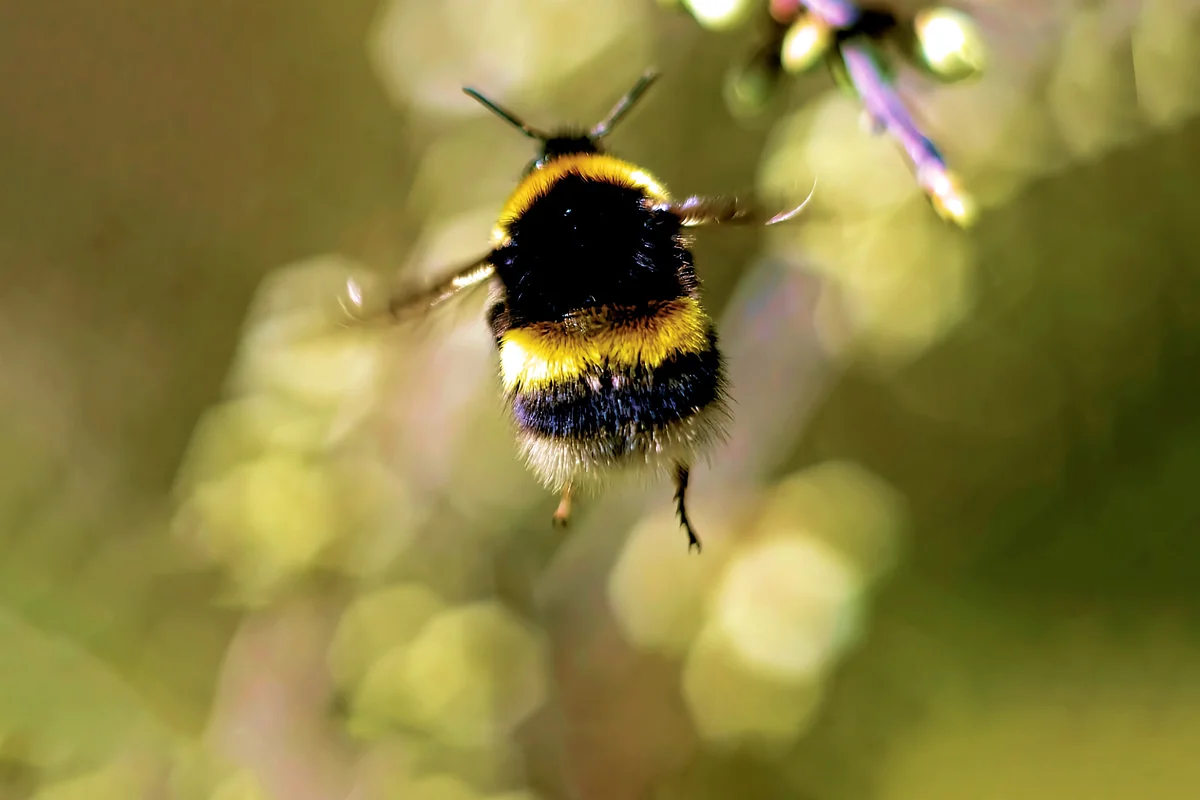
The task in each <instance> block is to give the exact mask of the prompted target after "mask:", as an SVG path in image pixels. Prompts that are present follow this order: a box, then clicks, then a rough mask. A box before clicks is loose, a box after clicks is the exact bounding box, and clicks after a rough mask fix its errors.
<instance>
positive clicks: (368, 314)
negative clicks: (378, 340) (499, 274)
mask: <svg viewBox="0 0 1200 800" xmlns="http://www.w3.org/2000/svg"><path fill="white" fill-rule="evenodd" d="M490 255H491V254H490V253H489V254H488V255H487V256H484V257H483V258H482V259H477V260H475V261H472V262H471V263H470V264H468V265H465V266H461V267H459V268H457V269H455V270H452V271H449V272H447V273H446V274H445V275H444V276H443V277H441V278H439V279H436V280H434V281H431V282H429V283H427V284H425V285H424V286H415V285H413V284H412V283H411V282H410V283H409V284H408V285H403V284H402V285H400V286H397V287H396V288H395V289H393V290H392V291H391V292H390V293H389V294H388V296H387V297H386V299H385V300H384V301H383V302H380V301H379V300H378V299H375V300H371V299H368V298H367V297H366V293H365V292H364V291H363V289H362V287H361V286H359V285H357V284H355V283H353V282H352V281H351V282H349V283H348V284H347V287H346V293H345V300H344V301H343V308H344V309H345V311H346V313H347V315H348V316H349V317H350V318H351V319H352V320H353V323H354V324H357V325H372V326H392V325H397V324H399V325H405V324H409V323H414V322H425V321H429V320H430V319H432V316H431V315H432V313H433V312H434V310H435V309H436V310H438V312H439V314H440V313H443V312H446V311H449V310H450V309H451V308H452V307H456V306H457V305H458V304H459V303H460V302H462V301H463V300H464V299H465V298H466V297H468V296H477V293H478V291H479V290H480V288H481V287H483V286H486V285H488V283H489V281H490V279H491V278H492V276H493V275H494V274H495V267H493V266H492V264H491V262H490V261H489V260H488V259H489V257H490Z"/></svg>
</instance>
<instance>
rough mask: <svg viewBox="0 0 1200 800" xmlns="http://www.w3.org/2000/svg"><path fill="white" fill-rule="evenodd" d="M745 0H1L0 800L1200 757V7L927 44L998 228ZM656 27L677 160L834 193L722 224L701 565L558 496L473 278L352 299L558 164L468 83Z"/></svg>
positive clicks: (1081, 13)
mask: <svg viewBox="0 0 1200 800" xmlns="http://www.w3.org/2000/svg"><path fill="white" fill-rule="evenodd" d="M760 5H763V4H760V3H757V2H751V1H750V0H746V2H738V0H726V1H725V2H724V3H713V2H709V3H701V2H693V3H691V11H692V12H693V13H692V14H689V13H686V11H687V9H684V8H680V7H671V4H669V3H658V2H655V0H608V2H603V3H597V2H584V1H583V0H502V1H500V2H491V3H473V2H467V1H466V0H444V1H443V2H430V1H429V0H345V1H344V2H340V3H321V2H307V1H306V0H300V2H288V3H284V2H279V1H278V0H265V2H259V3H253V4H245V3H232V2H222V1H221V0H218V2H211V3H196V2H192V1H191V0H168V1H167V2H159V3H148V2H136V1H134V2H130V0H115V2H111V3H103V4H101V3H95V2H87V1H85V0H59V2H56V3H40V4H37V3H31V2H23V3H22V2H17V1H16V0H4V1H3V2H0V175H3V187H4V188H3V190H0V366H2V370H0V386H2V388H0V453H2V457H0V470H2V471H3V480H0V798H3V800H8V798H27V797H36V798H39V799H40V800H50V798H53V799H54V800H67V799H68V798H70V799H71V800H84V799H85V798H86V799H87V800H92V799H93V798H95V799H96V800H101V799H108V798H112V799H113V800H116V799H118V798H120V799H121V800H124V799H126V798H130V799H133V798H139V799H140V798H148V799H149V798H153V799H155V800H157V799H158V798H163V799H164V800H167V799H169V800H175V798H189V799H190V798H196V799H197V800H202V799H207V798H213V799H214V800H217V799H219V800H333V799H334V798H337V799H339V800H340V799H341V798H355V800H360V799H361V800H374V799H375V798H381V799H382V798H405V800H408V798H412V799H413V800H473V799H474V798H491V799H492V800H500V798H504V800H530V799H531V798H544V799H545V800H554V799H556V798H579V799H580V800H591V798H603V799H604V800H625V799H626V798H629V799H631V800H632V799H637V800H642V799H644V800H684V799H685V798H686V799H687V800H691V799H692V798H714V800H716V799H717V798H720V799H721V800H726V799H727V798H743V797H744V798H748V799H753V800H758V799H762V800H771V799H773V798H781V799H791V798H795V799H796V800H859V799H861V800H909V799H910V798H912V799H915V798H920V799H921V800H943V799H946V800H949V799H950V798H971V800H988V799H990V798H1005V799H1006V800H1007V799H1008V798H1022V799H1023V800H1024V799H1028V800H1037V799H1038V798H1047V799H1049V798H1054V799H1055V800H1061V798H1088V800H1099V799H1100V798H1114V799H1117V798H1139V799H1140V798H1156V799H1157V798H1163V799H1164V800H1165V799H1167V798H1194V797H1196V796H1197V792H1200V789H1198V788H1197V787H1200V762H1198V761H1197V760H1196V759H1195V758H1194V756H1195V753H1197V752H1200V536H1198V534H1200V491H1198V489H1197V482H1198V481H1200V418H1197V415H1196V414H1195V413H1194V409H1195V408H1196V402H1197V401H1196V396H1197V391H1198V390H1200V224H1197V223H1198V222H1200V200H1197V194H1196V190H1195V186H1196V184H1197V181H1198V180H1200V116H1198V114H1200V4H1198V3H1196V2H1194V0H1109V1H1108V2H1104V1H1103V0H1095V1H1094V2H1086V3H1085V2H1077V3H1071V2H1066V1H1065V0H1039V1H1038V2H1022V1H1021V0H978V2H977V3H976V4H975V5H974V6H965V8H967V10H969V11H970V12H971V13H972V14H974V15H975V19H976V21H977V24H978V26H979V30H980V33H981V35H982V37H983V38H984V40H985V41H986V43H987V47H988V52H989V64H988V69H987V70H986V72H985V73H984V74H983V75H982V76H981V77H980V78H979V79H978V80H975V81H970V82H967V83H963V84H957V85H954V86H942V85H939V84H937V83H935V82H933V81H930V80H929V79H927V78H924V77H922V76H921V75H919V74H917V73H915V72H913V71H911V70H910V71H904V70H902V71H901V74H900V76H899V78H898V87H899V90H900V91H901V93H902V95H903V96H904V98H905V99H906V101H907V102H908V103H909V105H910V107H911V108H912V109H913V112H914V115H915V116H917V118H918V119H919V120H921V124H922V125H923V126H924V130H925V132H926V133H927V134H928V135H929V136H930V137H931V138H932V139H933V140H934V141H936V142H937V143H938V145H939V146H940V147H941V149H942V150H944V151H945V153H946V155H947V158H948V159H949V160H950V162H951V163H952V164H953V165H954V167H955V169H956V170H957V172H958V173H959V175H960V176H961V178H962V180H963V183H964V185H965V186H967V187H968V188H969V190H970V192H971V193H972V195H973V196H974V198H975V200H976V202H977V203H978V206H979V213H978V219H977V222H976V223H975V225H973V226H972V227H970V228H967V229H961V228H959V227H956V226H952V225H949V224H947V223H945V222H943V221H941V220H940V219H939V218H938V217H937V215H936V214H934V213H933V211H932V209H931V208H930V206H929V203H928V202H926V200H925V199H924V197H922V195H921V193H920V191H919V190H918V188H917V185H916V183H915V182H914V180H913V177H912V174H911V171H910V170H909V168H908V166H907V165H906V163H905V161H904V160H903V158H902V156H901V154H900V151H899V150H898V149H897V147H896V146H895V144H894V143H893V142H892V141H890V140H889V139H888V138H887V137H886V136H871V135H870V133H869V132H868V130H867V129H866V128H864V126H863V125H862V124H861V121H860V112H859V105H858V104H857V102H856V101H855V99H854V98H853V97H851V96H848V95H847V94H845V93H841V92H838V91H837V90H836V89H835V88H834V85H833V83H832V81H831V80H830V79H829V77H828V75H826V74H824V73H823V72H822V71H820V70H818V71H816V72H815V73H814V74H812V75H810V76H803V77H799V78H796V79H794V80H789V81H786V82H785V83H784V84H782V85H781V87H780V89H779V91H778V92H777V94H776V95H775V96H774V97H773V99H771V100H770V102H767V103H765V104H762V105H761V107H759V108H758V112H759V113H756V114H750V113H748V112H747V110H746V108H745V107H744V104H743V105H742V106H739V105H738V103H737V102H733V101H735V100H736V99H737V97H736V95H737V92H736V86H734V85H733V84H731V83H730V79H729V75H730V69H731V68H732V67H733V66H734V65H735V64H736V63H738V62H739V60H741V59H743V58H744V56H745V55H746V53H747V52H748V51H750V50H752V49H753V48H754V46H755V45H756V43H757V42H758V41H759V40H760V39H761V36H762V30H763V26H762V24H761V22H762V20H761V19H760V18H762V17H764V16H765V8H760V7H759V6H760ZM916 7H917V6H916V4H909V5H908V6H907V8H908V9H909V10H914V9H915V8H916ZM698 20H699V21H702V22H705V23H706V24H705V25H702V24H699V22H698ZM738 22H740V23H741V24H735V23H738ZM652 65H653V66H656V67H658V68H659V69H660V70H661V71H662V78H661V80H660V83H659V84H658V85H657V86H656V87H655V88H654V89H653V90H652V91H651V93H650V94H649V95H648V96H647V97H646V99H645V100H644V101H643V102H642V104H641V106H640V107H639V108H638V109H637V110H636V111H635V112H634V113H633V114H632V115H631V116H630V117H629V118H628V119H627V120H626V121H625V122H624V123H622V125H621V126H620V127H619V128H618V130H617V131H616V133H615V134H614V135H613V136H612V138H611V141H610V144H611V146H612V147H613V148H614V149H615V150H616V151H617V152H618V153H619V154H620V155H622V156H624V157H627V158H629V159H630V160H633V161H635V162H637V163H639V164H642V165H645V166H646V168H647V169H649V170H650V171H651V172H653V173H654V174H656V175H657V176H658V177H660V178H661V179H662V180H663V181H664V182H665V183H666V184H667V186H668V187H670V188H671V190H672V191H673V192H675V193H677V194H691V193H728V192H734V191H747V190H755V191H757V192H759V193H760V194H762V195H763V196H764V197H767V198H773V199H775V200H777V201H778V202H779V203H780V204H781V205H782V204H785V203H787V202H788V201H789V200H797V199H799V198H802V197H803V196H804V195H805V194H807V192H808V190H809V188H810V187H811V186H812V183H813V181H814V180H817V187H816V191H815V193H814V195H813V199H812V202H811V203H810V205H809V208H808V209H806V212H805V213H806V217H805V218H804V220H803V221H802V222H801V223H799V224H794V225H791V226H782V227H781V228H780V229H772V230H771V231H769V232H768V231H762V230H749V229H736V230H717V231H708V230H706V231H702V232H700V233H699V234H698V236H697V242H696V245H695V256H696V259H697V263H698V265H699V266H698V271H699V273H700V275H701V277H702V279H703V281H704V286H705V292H706V300H707V304H708V306H709V308H710V311H711V312H712V313H713V315H714V316H715V317H717V318H718V319H719V323H720V329H721V335H722V341H723V342H724V349H725V352H726V354H727V358H728V361H729V363H730V372H731V378H732V383H733V397H734V402H735V405H734V413H735V419H734V422H733V424H732V425H731V426H730V438H729V442H728V443H727V444H726V445H724V446H722V447H721V448H718V449H717V450H716V451H714V453H713V455H712V459H711V463H710V464H709V465H707V466H705V467H703V468H697V470H696V471H695V473H694V475H693V492H692V518H693V520H694V522H695V524H696V526H697V528H698V530H699V531H700V533H701V535H702V536H703V537H704V542H705V549H704V552H703V554H702V555H701V556H699V557H697V556H695V555H690V556H689V555H688V552H687V549H686V540H685V537H684V535H683V533H682V532H681V531H680V530H679V529H678V527H677V524H676V522H675V520H674V518H673V513H672V511H673V509H672V503H671V500H670V495H671V489H670V487H669V486H667V485H665V484H652V485H647V486H641V485H633V484H631V485H629V486H621V487H616V488H614V489H613V490H612V491H610V492H608V493H606V494H604V495H603V496H600V497H596V498H593V499H590V500H588V501H587V502H585V503H582V504H579V505H578V506H577V509H576V513H575V518H574V520H573V524H572V527H571V529H570V531H569V533H567V534H565V535H564V533H563V532H561V531H558V530H554V529H552V528H551V527H550V524H549V517H550V514H551V512H552V510H553V508H554V506H555V504H556V498H554V497H552V496H550V495H549V494H547V493H546V492H545V491H543V490H542V489H541V488H540V487H539V486H538V485H537V484H536V482H535V481H534V479H533V478H532V477H531V476H530V475H529V474H527V473H526V471H525V470H524V468H523V465H522V464H521V462H520V461H519V459H518V457H517V456H516V454H515V448H514V447H513V444H512V440H511V433H510V429H509V427H508V423H507V421H506V418H505V412H504V408H503V404H502V402H501V401H500V398H499V395H498V380H497V378H496V357H495V354H494V350H493V348H492V344H491V341H490V338H489V335H488V332H487V330H486V327H485V325H484V323H483V321H482V300H481V299H476V300H475V301H468V302H466V303H465V304H462V305H456V306H455V307H453V308H451V309H449V310H448V311H447V312H446V313H444V314H439V315H438V316H437V317H436V318H435V319H431V320H429V321H427V323H426V324H424V325H423V326H420V327H417V328H411V327H404V328H395V329H390V328H384V327H380V326H365V327H364V326H354V325H352V324H348V323H347V314H346V309H347V308H352V303H353V302H354V297H355V296H356V294H358V296H361V297H362V298H365V300H364V302H368V303H369V302H375V301H377V300H378V299H379V298H382V297H385V296H386V295H387V293H388V292H389V291H390V290H391V289H392V287H394V286H397V285H405V282H406V281H419V280H421V279H424V278H426V277H429V276H434V275H437V274H439V273H440V272H441V271H443V270H444V269H446V268H447V267H449V266H454V265H457V264H459V263H461V262H462V261H464V260H465V259H468V258H471V257H474V256H477V255H479V254H481V253H482V252H483V251H484V249H485V248H486V242H487V237H488V234H489V232H490V227H491V225H492V222H493V217H494V215H495V213H496V212H497V210H498V209H499V207H500V205H501V204H502V202H503V200H504V199H505V197H506V196H507V194H508V192H509V191H510V190H511V189H512V187H513V185H514V182H515V180H516V179H517V178H518V177H519V175H520V173H521V170H522V169H523V168H524V166H525V164H526V163H527V162H528V160H529V159H530V158H531V157H532V156H533V146H532V143H531V142H530V141H528V140H527V139H524V138H523V137H521V136H519V135H518V134H517V133H516V132H514V131H513V130H511V129H509V128H508V127H506V126H505V125H504V124H503V123H502V122H500V121H499V120H497V119H495V118H494V117H491V116H489V115H488V114H487V113H486V112H485V111H484V110H483V109H482V108H481V107H479V106H478V104H476V103H474V102H472V101H470V100H469V98H466V97H464V96H463V95H462V94H461V92H460V87H461V86H462V85H463V84H469V85H473V86H476V87H477V88H479V89H480V90H481V91H483V92H485V93H486V94H488V95H489V96H491V97H493V98H494V99H495V100H497V101H498V102H501V103H503V104H506V105H508V106H509V107H511V108H512V109H513V110H514V111H516V112H517V113H519V114H521V115H522V116H524V117H525V118H526V119H527V120H528V121H529V122H530V123H531V124H533V125H536V126H541V127H553V126H554V125H555V124H557V123H562V122H576V123H580V124H590V123H592V122H594V121H596V120H597V119H599V118H600V117H601V116H603V114H604V113H605V112H606V111H607V110H608V109H609V108H610V107H611V106H612V104H613V102H615V100H616V99H617V97H619V96H620V95H621V94H622V93H623V92H624V91H625V90H626V89H627V88H628V87H629V86H630V85H632V83H633V81H634V80H635V78H636V77H637V75H638V74H640V73H641V72H642V71H643V70H644V69H645V68H646V67H648V66H652ZM731 87H732V88H731ZM783 227H786V229H783ZM359 293H360V294H359Z"/></svg>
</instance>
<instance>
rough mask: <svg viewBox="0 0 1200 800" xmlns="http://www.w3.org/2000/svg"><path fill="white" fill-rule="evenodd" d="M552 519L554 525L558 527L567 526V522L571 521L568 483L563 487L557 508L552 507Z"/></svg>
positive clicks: (569, 487) (569, 486) (569, 485)
mask: <svg viewBox="0 0 1200 800" xmlns="http://www.w3.org/2000/svg"><path fill="white" fill-rule="evenodd" d="M553 521H554V525H555V527H559V528H565V527H567V523H569V522H570V521H571V484H569V483H568V484H567V485H566V486H564V487H563V490H562V496H561V497H560V498H559V501H558V508H556V509H554V518H553Z"/></svg>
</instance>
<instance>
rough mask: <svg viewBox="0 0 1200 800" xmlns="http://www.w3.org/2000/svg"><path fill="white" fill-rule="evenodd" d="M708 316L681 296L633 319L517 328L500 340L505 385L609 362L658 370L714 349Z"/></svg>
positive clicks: (558, 378)
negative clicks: (584, 326) (585, 327)
mask: <svg viewBox="0 0 1200 800" xmlns="http://www.w3.org/2000/svg"><path fill="white" fill-rule="evenodd" d="M709 328H710V323H709V319H708V315H707V314H705V313H704V309H702V308H701V307H700V303H699V302H697V301H696V300H694V299H693V298H690V297H682V298H679V299H677V300H672V301H670V302H669V303H664V304H663V305H662V307H661V308H660V309H659V310H658V312H657V313H655V314H654V315H653V316H650V317H646V318H643V319H641V320H638V321H637V322H633V323H628V322H627V323H621V324H617V325H599V326H597V327H596V328H595V329H594V330H592V331H581V330H572V329H571V328H570V326H569V325H568V324H567V323H554V324H553V325H535V326H528V327H522V328H513V329H511V330H509V331H507V332H505V334H504V336H503V337H502V338H501V340H500V375H501V378H502V379H503V381H504V388H505V389H506V390H510V391H511V390H514V389H517V388H522V387H523V388H531V387H536V386H544V385H546V384H551V383H563V382H570V381H572V380H576V379H578V378H579V377H580V376H582V375H584V374H585V373H587V372H588V371H590V370H592V369H594V368H596V367H600V366H604V365H607V366H609V367H610V368H615V369H621V368H629V367H636V366H642V367H646V368H649V369H653V368H655V367H657V366H659V365H660V364H662V363H663V362H664V361H666V360H667V359H668V358H670V357H671V356H673V355H676V354H685V353H702V352H704V351H705V350H707V349H708V348H709V341H708V333H709Z"/></svg>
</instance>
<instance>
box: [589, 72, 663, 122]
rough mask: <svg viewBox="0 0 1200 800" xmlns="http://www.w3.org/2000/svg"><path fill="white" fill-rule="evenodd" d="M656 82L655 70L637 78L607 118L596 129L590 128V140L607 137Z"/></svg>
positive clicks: (656, 73) (656, 74)
mask: <svg viewBox="0 0 1200 800" xmlns="http://www.w3.org/2000/svg"><path fill="white" fill-rule="evenodd" d="M656 80H658V71H657V70H653V69H650V70H647V71H646V72H644V73H642V77H640V78H638V82H637V83H635V84H634V85H633V88H632V89H630V90H629V91H628V92H626V93H625V96H624V97H622V98H621V99H620V100H618V101H617V104H616V105H615V106H613V109H612V111H610V112H608V116H607V117H605V118H604V119H603V120H602V121H601V122H599V123H597V124H596V127H594V128H592V133H591V135H592V138H594V139H599V138H601V137H603V136H607V135H608V132H609V131H611V130H612V129H613V126H614V125H616V124H617V123H618V122H620V121H621V119H622V118H623V117H624V116H625V115H626V114H628V113H629V111H630V109H632V108H633V106H634V104H636V103H637V101H638V100H640V99H641V97H642V95H643V94H645V93H646V90H647V89H649V88H650V85H651V84H653V83H654V81H656Z"/></svg>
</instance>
